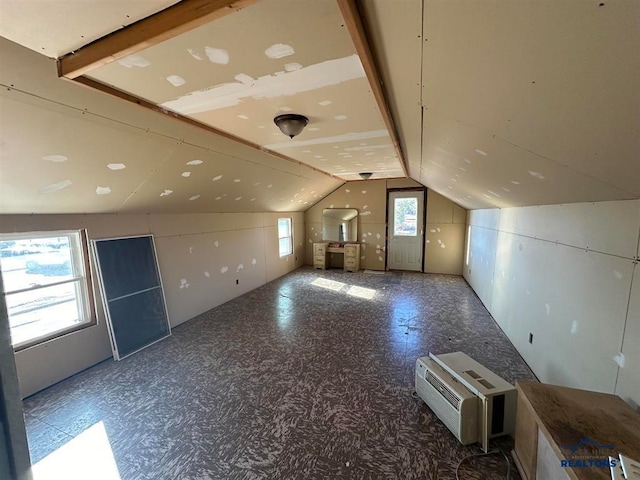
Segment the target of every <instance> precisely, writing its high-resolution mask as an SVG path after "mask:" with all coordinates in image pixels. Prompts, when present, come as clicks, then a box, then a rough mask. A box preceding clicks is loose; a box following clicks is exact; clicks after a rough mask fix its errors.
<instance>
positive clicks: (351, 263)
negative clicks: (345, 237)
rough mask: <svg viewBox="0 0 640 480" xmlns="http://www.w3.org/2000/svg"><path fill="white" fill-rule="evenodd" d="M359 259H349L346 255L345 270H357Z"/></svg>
mask: <svg viewBox="0 0 640 480" xmlns="http://www.w3.org/2000/svg"><path fill="white" fill-rule="evenodd" d="M357 263H358V262H357V259H355V258H349V257H347V256H346V255H345V257H344V266H345V268H355V267H356V265H357Z"/></svg>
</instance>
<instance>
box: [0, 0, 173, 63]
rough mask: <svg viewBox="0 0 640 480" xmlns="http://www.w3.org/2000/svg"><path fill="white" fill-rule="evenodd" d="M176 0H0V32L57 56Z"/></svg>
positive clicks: (165, 6) (48, 55)
mask: <svg viewBox="0 0 640 480" xmlns="http://www.w3.org/2000/svg"><path fill="white" fill-rule="evenodd" d="M175 3H178V0H144V1H134V2H132V1H129V0H75V1H74V0H63V1H60V0H0V36H2V37H5V38H8V39H9V40H12V41H14V42H16V43H19V44H21V45H24V46H25V47H27V48H30V49H31V50H34V51H36V52H38V53H42V54H43V55H46V56H47V57H51V58H57V57H60V56H61V55H64V54H65V53H69V52H72V51H74V50H76V49H78V48H80V47H81V46H83V45H86V44H87V43H90V42H93V41H94V40H97V39H98V38H101V37H103V36H105V35H108V34H109V33H111V32H113V31H115V30H118V29H120V28H122V27H125V26H127V25H130V24H132V23H134V22H137V21H138V20H140V19H143V18H145V17H148V16H149V15H152V14H154V13H156V12H158V11H160V10H163V9H165V8H167V7H169V6H171V5H173V4H175Z"/></svg>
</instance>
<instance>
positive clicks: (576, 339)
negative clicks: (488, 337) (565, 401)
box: [464, 200, 640, 407]
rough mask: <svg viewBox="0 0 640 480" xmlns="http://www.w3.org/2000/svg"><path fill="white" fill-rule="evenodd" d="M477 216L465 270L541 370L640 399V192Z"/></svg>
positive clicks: (551, 377) (548, 377)
mask: <svg viewBox="0 0 640 480" xmlns="http://www.w3.org/2000/svg"><path fill="white" fill-rule="evenodd" d="M469 226H470V236H469V253H468V262H467V261H466V259H467V257H466V256H465V267H464V276H465V278H466V279H467V281H468V282H469V284H470V285H471V286H472V287H473V288H474V290H475V291H476V292H477V293H478V295H479V296H480V298H481V299H482V301H483V302H484V304H485V306H486V307H487V308H488V309H489V311H490V312H491V314H492V315H493V317H494V318H495V320H496V321H497V322H498V324H499V325H500V326H501V327H502V329H503V330H504V331H505V333H506V334H507V335H508V336H509V338H510V339H511V341H512V342H513V343H514V345H515V347H516V348H517V349H518V351H519V352H520V354H521V355H522V356H523V358H524V359H525V360H526V361H527V363H528V364H529V366H530V367H531V368H532V369H533V371H534V372H535V373H536V375H537V376H538V377H539V378H540V380H541V381H543V382H548V383H555V384H560V385H566V386H571V387H577V388H583V389H588V390H595V391H600V392H608V393H618V394H619V395H621V396H622V397H623V398H624V399H625V400H626V401H627V402H629V403H630V404H632V405H634V406H636V407H637V405H638V404H640V388H639V386H640V380H639V379H640V351H639V349H638V347H637V345H638V344H639V342H640V320H639V318H640V301H639V293H638V292H639V290H640V287H638V283H640V278H639V275H640V274H639V273H638V270H637V264H638V243H639V238H640V201H638V200H630V201H618V202H600V203H581V204H570V205H553V206H542V207H523V208H508V209H503V210H476V211H471V212H470V213H469ZM530 335H533V338H532V341H531V342H530V341H529V340H530Z"/></svg>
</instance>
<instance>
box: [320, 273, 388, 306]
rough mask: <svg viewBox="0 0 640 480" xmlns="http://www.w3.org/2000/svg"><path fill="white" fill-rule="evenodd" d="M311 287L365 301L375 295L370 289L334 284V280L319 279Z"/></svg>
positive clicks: (340, 283) (339, 283)
mask: <svg viewBox="0 0 640 480" xmlns="http://www.w3.org/2000/svg"><path fill="white" fill-rule="evenodd" d="M311 285H315V286H316V287H322V288H326V289H328V290H333V291H334V292H340V293H346V294H347V295H351V296H352V297H358V298H364V299H366V300H371V299H373V297H374V296H375V294H376V291H375V290H372V289H370V288H364V287H358V286H356V285H349V284H346V283H342V282H336V281H335V280H328V279H326V278H320V277H318V278H316V279H315V280H314V281H313V282H311ZM345 287H346V288H345Z"/></svg>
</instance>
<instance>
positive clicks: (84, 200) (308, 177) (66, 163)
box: [0, 39, 342, 213]
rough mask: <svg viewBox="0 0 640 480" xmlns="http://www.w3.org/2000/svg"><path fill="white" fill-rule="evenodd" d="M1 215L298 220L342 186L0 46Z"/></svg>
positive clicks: (8, 44) (32, 55) (3, 42)
mask: <svg viewBox="0 0 640 480" xmlns="http://www.w3.org/2000/svg"><path fill="white" fill-rule="evenodd" d="M0 58H1V61H2V64H3V66H5V68H2V69H0V84H1V86H2V89H1V91H0V109H1V121H2V128H1V131H2V133H1V144H0V146H1V150H0V175H1V176H0V213H104V212H120V213H143V212H175V213H184V212H194V213H195V212H262V211H301V210H306V209H307V208H308V207H309V206H310V205H311V204H312V203H314V202H316V201H317V200H318V199H320V198H322V197H323V196H325V195H326V194H327V193H329V192H331V191H333V190H334V189H335V188H337V187H338V186H339V185H340V184H341V183H342V182H341V181H340V180H338V179H335V178H332V177H330V176H328V175H326V174H324V173H322V172H319V171H315V170H313V169H311V168H309V167H308V166H305V165H301V164H295V163H292V162H290V161H287V160H283V159H280V158H276V157H274V156H272V155H269V154H266V153H263V152H260V151H259V150H256V149H253V148H250V147H247V146H246V145H242V144H240V143H238V142H235V141H233V140H230V139H228V138H225V137H222V136H219V135H215V134H212V133H210V132H206V131H204V130H202V129H200V128H197V127H194V126H191V125H188V124H186V123H184V122H181V121H179V120H175V119H172V118H170V117H167V116H165V115H162V114H159V113H155V112H152V111H150V110H146V109H143V108H140V107H138V106H136V105H133V104H131V103H128V102H125V101H123V100H120V99H117V98H114V97H112V96H110V95H107V94H104V93H101V92H98V91H95V90H92V89H89V88H86V87H83V86H81V85H79V84H75V83H73V82H69V81H66V80H61V79H59V78H57V73H56V65H55V62H54V61H53V60H51V59H48V58H46V57H44V56H42V55H39V54H36V53H34V52H32V51H30V50H28V49H26V48H24V47H22V46H19V45H16V44H15V43H12V42H10V41H8V40H5V39H0Z"/></svg>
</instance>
